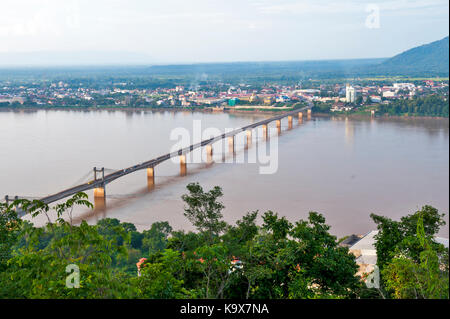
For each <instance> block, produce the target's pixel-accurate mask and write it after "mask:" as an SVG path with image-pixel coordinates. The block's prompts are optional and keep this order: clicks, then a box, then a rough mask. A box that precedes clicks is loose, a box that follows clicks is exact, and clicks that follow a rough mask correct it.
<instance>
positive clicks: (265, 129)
mask: <svg viewBox="0 0 450 319" xmlns="http://www.w3.org/2000/svg"><path fill="white" fill-rule="evenodd" d="M262 129H263V137H264V139H265V140H267V138H268V132H267V124H263V126H262Z"/></svg>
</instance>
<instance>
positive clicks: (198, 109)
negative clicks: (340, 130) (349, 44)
mask: <svg viewBox="0 0 450 319" xmlns="http://www.w3.org/2000/svg"><path fill="white" fill-rule="evenodd" d="M48 110H50V111H51V110H55V111H102V110H104V111H157V112H160V111H168V112H201V113H230V114H247V115H264V114H274V113H285V112H290V111H293V110H294V109H281V110H277V109H249V110H245V109H237V110H236V109H232V108H225V109H213V108H211V107H204V108H203V107H195V108H181V107H173V108H172V107H108V106H105V107H95V106H91V107H63V106H52V107H35V106H32V107H26V106H24V107H0V112H11V111H12V112H14V111H33V112H36V111H48ZM313 115H314V116H316V117H331V116H337V117H349V118H355V119H367V118H381V119H430V120H431V119H433V120H449V117H443V116H414V115H388V114H384V115H377V116H374V117H373V116H371V115H370V114H367V115H364V114H361V113H357V114H356V113H355V114H352V113H350V114H349V113H313Z"/></svg>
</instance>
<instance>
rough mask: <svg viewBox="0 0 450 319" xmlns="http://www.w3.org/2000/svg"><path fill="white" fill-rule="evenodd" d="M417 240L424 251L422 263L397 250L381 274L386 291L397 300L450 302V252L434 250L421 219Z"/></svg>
mask: <svg viewBox="0 0 450 319" xmlns="http://www.w3.org/2000/svg"><path fill="white" fill-rule="evenodd" d="M417 238H418V241H419V243H420V246H421V247H422V248H423V250H422V251H421V252H420V260H419V261H415V260H414V259H413V258H411V257H409V256H408V251H401V250H398V251H397V255H396V256H395V257H394V258H393V259H392V260H391V261H390V262H389V263H388V264H387V265H386V266H385V267H384V269H383V271H382V275H383V277H384V278H385V282H386V288H387V289H388V290H389V291H391V292H392V295H393V296H394V297H395V298H416V299H417V298H421V299H422V298H427V299H428V298H432V299H442V298H444V299H448V297H449V277H448V276H449V269H448V251H445V250H443V249H442V247H440V248H441V249H437V250H436V249H435V245H433V244H432V242H431V240H430V238H428V237H427V236H426V232H425V228H424V222H423V217H422V216H419V218H418V221H417Z"/></svg>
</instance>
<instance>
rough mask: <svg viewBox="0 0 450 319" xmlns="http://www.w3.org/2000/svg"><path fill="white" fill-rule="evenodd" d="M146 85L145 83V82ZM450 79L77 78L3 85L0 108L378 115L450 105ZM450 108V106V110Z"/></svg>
mask: <svg viewBox="0 0 450 319" xmlns="http://www.w3.org/2000/svg"><path fill="white" fill-rule="evenodd" d="M141 82H142V81H141ZM448 90H449V89H448V79H445V80H442V79H437V80H429V79H428V80H427V79H423V80H411V81H408V82H399V81H393V80H374V81H371V80H360V81H356V80H352V81H349V80H343V81H337V80H336V81H330V80H325V81H320V80H308V81H298V82H296V83H293V84H292V85H286V84H278V83H264V84H246V83H238V84H235V83H224V82H221V81H215V82H212V81H203V82H198V83H195V84H186V85H181V84H177V83H172V84H171V85H167V84H165V85H161V86H157V85H155V84H154V83H153V82H152V83H148V85H146V82H145V81H144V82H143V83H139V85H137V84H136V83H135V82H134V80H133V79H129V80H123V79H121V82H114V81H104V82H101V85H98V83H95V85H94V84H91V83H90V82H89V81H85V80H80V81H76V80H75V79H68V80H66V81H63V80H59V81H57V80H55V81H49V80H46V81H44V80H37V81H32V82H26V83H21V82H18V81H7V80H4V81H0V107H6V108H14V107H37V108H39V107H66V108H67V107H74V108H76V107H116V108H127V107H152V108H191V109H193V108H201V109H210V110H242V111H246V110H247V111H252V110H263V111H283V110H289V109H293V108H297V107H301V106H302V105H304V104H305V103H314V106H316V107H317V108H318V110H319V111H321V112H325V113H328V112H338V113H339V112H355V111H358V110H365V111H366V112H368V113H370V112H371V113H374V112H375V111H376V110H378V106H379V105H389V104H391V103H393V102H395V101H398V100H413V99H417V98H421V97H427V96H439V97H440V98H441V99H442V100H443V102H445V103H446V104H447V105H448V102H447V101H448ZM447 109H448V107H447Z"/></svg>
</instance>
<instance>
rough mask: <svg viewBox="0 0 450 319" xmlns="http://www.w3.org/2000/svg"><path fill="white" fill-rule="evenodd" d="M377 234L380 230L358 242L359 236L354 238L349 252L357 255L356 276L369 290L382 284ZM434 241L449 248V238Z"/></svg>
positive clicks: (438, 238) (373, 231) (437, 238)
mask: <svg viewBox="0 0 450 319" xmlns="http://www.w3.org/2000/svg"><path fill="white" fill-rule="evenodd" d="M377 234H378V230H372V231H370V232H368V233H367V234H366V235H364V236H362V238H361V239H360V240H357V237H359V236H352V237H351V241H352V242H351V243H350V245H351V246H350V247H349V252H350V253H352V254H353V255H355V257H356V263H357V264H358V266H359V270H358V272H357V273H356V275H357V276H361V277H362V278H364V280H365V282H366V285H367V287H369V288H374V287H375V288H376V287H377V285H378V284H379V282H380V273H379V270H378V266H377V249H376V248H375V241H376V240H375V236H376V235H377ZM355 241H356V243H355ZM434 241H435V242H437V243H439V244H442V245H444V247H445V248H448V244H449V241H448V238H442V237H435V238H434ZM347 246H348V245H347Z"/></svg>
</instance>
